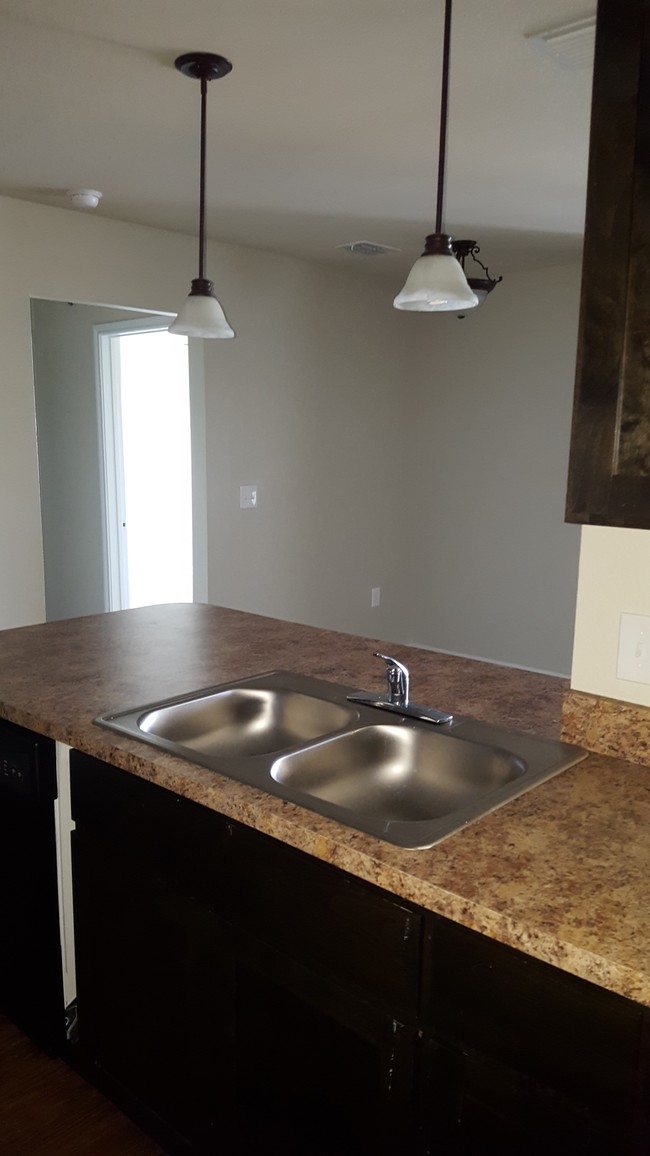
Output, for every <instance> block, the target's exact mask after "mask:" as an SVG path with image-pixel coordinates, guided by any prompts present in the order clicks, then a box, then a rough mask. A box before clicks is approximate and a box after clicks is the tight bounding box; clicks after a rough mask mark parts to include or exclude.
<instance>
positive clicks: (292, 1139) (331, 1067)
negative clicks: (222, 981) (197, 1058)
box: [233, 937, 415, 1156]
mask: <svg viewBox="0 0 650 1156" xmlns="http://www.w3.org/2000/svg"><path fill="white" fill-rule="evenodd" d="M237 956H238V961H237V966H236V984H235V999H234V1011H235V1021H236V1030H235V1049H234V1053H233V1074H234V1077H235V1082H236V1092H235V1102H236V1105H237V1113H238V1116H239V1121H240V1126H239V1132H238V1138H237V1148H236V1151H237V1153H238V1156H260V1154H262V1153H267V1152H268V1153H275V1152H282V1154H283V1156H381V1154H386V1156H389V1154H390V1156H395V1154H396V1153H400V1154H403V1156H410V1154H411V1153H413V1152H414V1151H415V1147H414V1134H415V1127H414V1118H413V1102H412V1080H413V1066H414V1054H413V1053H414V1033H413V1032H411V1031H410V1030H408V1029H406V1028H405V1027H404V1026H403V1025H401V1024H400V1023H398V1022H397V1021H395V1020H393V1019H391V1018H390V1017H389V1016H387V1015H386V1013H385V1012H384V1011H380V1010H378V1009H377V1006H376V1005H374V1004H370V1003H365V1002H363V1001H361V1000H359V999H358V997H357V996H356V995H351V994H350V993H349V992H348V991H346V990H345V989H343V988H340V987H338V986H336V985H335V984H332V983H331V982H330V981H329V980H326V979H323V978H322V977H321V976H318V975H316V974H315V973H314V972H313V971H310V970H308V969H307V968H305V967H304V966H303V965H302V964H296V963H295V962H293V961H291V960H290V959H288V958H287V957H285V956H283V955H282V954H280V953H278V952H276V951H274V950H273V949H270V948H268V947H266V948H265V947H263V946H262V945H261V944H260V943H259V942H258V941H254V940H250V941H246V940H245V939H242V937H239V942H238V948H237Z"/></svg>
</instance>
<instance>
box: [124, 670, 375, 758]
mask: <svg viewBox="0 0 650 1156" xmlns="http://www.w3.org/2000/svg"><path fill="white" fill-rule="evenodd" d="M355 717H356V712H355V711H353V710H351V709H350V708H349V707H343V706H338V705H337V704H336V703H332V702H327V701H326V700H325V699H322V698H315V697H314V696H313V695H310V694H301V693H299V692H297V691H294V690H287V689H282V688H277V689H275V688H270V687H262V686H259V687H257V686H248V687H236V688H233V689H232V690H220V691H209V692H208V693H205V694H200V695H199V696H198V697H197V698H190V699H185V700H183V701H181V702H174V703H171V704H170V705H165V706H159V707H157V708H156V709H155V710H149V711H146V712H145V713H144V714H142V715H141V716H140V717H139V718H138V727H139V728H140V730H141V731H143V732H144V733H145V734H147V735H151V736H152V738H160V739H166V740H167V742H170V743H173V744H174V745H176V746H179V747H183V748H184V749H185V750H187V751H191V752H193V753H195V754H201V755H208V756H211V755H230V756H232V755H264V754H269V753H271V752H274V751H282V750H285V748H287V747H295V746H297V745H298V744H300V743H305V742H310V741H311V740H313V739H318V738H320V737H321V736H322V735H326V734H331V733H332V732H333V731H339V730H341V729H342V728H343V727H344V726H347V725H348V723H350V722H351V721H352V720H353V719H354V718H355Z"/></svg>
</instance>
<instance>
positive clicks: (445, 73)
mask: <svg viewBox="0 0 650 1156" xmlns="http://www.w3.org/2000/svg"><path fill="white" fill-rule="evenodd" d="M450 47H451V0H445V33H444V42H443V51H442V92H441V96H440V148H439V151H438V197H437V201H436V233H442V207H443V202H444V198H445V161H446V156H447V112H448V107H449V56H450Z"/></svg>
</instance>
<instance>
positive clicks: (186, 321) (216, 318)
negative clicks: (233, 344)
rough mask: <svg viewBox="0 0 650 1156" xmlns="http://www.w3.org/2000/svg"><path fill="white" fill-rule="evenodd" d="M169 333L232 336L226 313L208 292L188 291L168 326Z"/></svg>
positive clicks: (188, 335) (190, 335)
mask: <svg viewBox="0 0 650 1156" xmlns="http://www.w3.org/2000/svg"><path fill="white" fill-rule="evenodd" d="M169 332H170V333H180V334H184V335H186V336H187V337H234V336H235V331H234V329H232V328H231V326H230V325H229V323H228V320H227V318H226V315H225V313H224V311H223V309H222V308H221V305H220V304H219V302H218V301H217V299H216V297H215V296H214V295H213V294H212V293H210V294H203V293H190V295H189V297H187V298H186V300H185V301H184V302H183V304H182V306H181V308H180V310H179V312H178V316H177V317H176V319H175V320H174V321H172V323H171V325H170V326H169Z"/></svg>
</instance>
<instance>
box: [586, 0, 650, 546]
mask: <svg viewBox="0 0 650 1156" xmlns="http://www.w3.org/2000/svg"><path fill="white" fill-rule="evenodd" d="M649 149H650V5H649V4H648V0H625V3H621V0H599V4H598V33H597V40H596V56H595V62H594V89H593V104H592V118H591V143H590V156H589V178H588V191H587V213H586V225H585V246H584V259H583V280H582V300H581V315H580V333H579V341H578V366H577V376H576V392H575V401H574V412H573V428H572V434H571V458H570V465H569V487H568V495H567V520H568V521H573V522H586V523H593V524H596V525H610V526H629V527H637V528H640V529H648V528H650V386H649V379H650V346H649V344H648V337H647V334H648V328H649V325H650V304H649V301H650V171H649V169H648V163H647V157H648V151H649Z"/></svg>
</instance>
